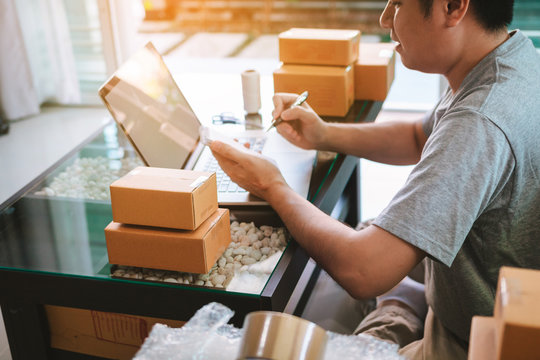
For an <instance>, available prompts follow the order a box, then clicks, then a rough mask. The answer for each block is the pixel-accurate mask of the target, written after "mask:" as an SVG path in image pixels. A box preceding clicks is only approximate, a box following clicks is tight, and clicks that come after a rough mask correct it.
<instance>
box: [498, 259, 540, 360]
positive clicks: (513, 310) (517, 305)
mask: <svg viewBox="0 0 540 360" xmlns="http://www.w3.org/2000/svg"><path fill="white" fill-rule="evenodd" d="M494 313H495V320H496V341H497V358H498V359H516V360H519V359H540V271H539V270H529V269H519V268H511V267H502V268H501V270H500V273H499V283H498V287H497V296H496V298H495V311H494Z"/></svg>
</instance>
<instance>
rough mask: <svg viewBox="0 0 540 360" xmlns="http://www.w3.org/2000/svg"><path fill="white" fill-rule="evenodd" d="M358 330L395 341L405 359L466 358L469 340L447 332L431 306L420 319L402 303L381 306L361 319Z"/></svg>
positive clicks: (455, 359) (456, 359)
mask: <svg viewBox="0 0 540 360" xmlns="http://www.w3.org/2000/svg"><path fill="white" fill-rule="evenodd" d="M359 333H363V334H367V335H371V336H374V337H376V338H379V339H382V340H386V341H390V342H392V343H395V344H398V345H399V347H400V350H399V353H400V354H401V355H403V356H404V357H405V358H407V359H443V360H446V359H451V360H459V359H467V348H468V344H466V343H464V342H463V341H462V340H461V339H459V338H457V337H456V336H455V335H454V334H452V333H450V332H449V331H448V330H447V329H446V328H445V327H444V326H443V325H442V324H441V322H440V321H439V319H437V317H436V316H435V315H434V314H433V311H432V310H431V308H430V309H429V310H428V314H427V316H426V320H425V322H422V320H421V319H419V318H418V317H417V316H416V315H415V314H414V313H413V312H412V311H410V310H408V309H407V308H405V307H401V306H397V305H383V306H380V307H378V308H377V309H375V310H374V311H372V312H371V313H370V314H369V315H368V316H366V318H365V319H364V320H362V322H361V323H360V325H359V326H358V328H357V329H356V331H355V334H359Z"/></svg>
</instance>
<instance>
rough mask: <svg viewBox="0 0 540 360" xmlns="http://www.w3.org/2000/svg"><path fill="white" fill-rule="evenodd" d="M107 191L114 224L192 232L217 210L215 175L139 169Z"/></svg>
mask: <svg viewBox="0 0 540 360" xmlns="http://www.w3.org/2000/svg"><path fill="white" fill-rule="evenodd" d="M110 190H111V202H112V215H113V220H114V221H115V222H118V223H124V224H133V225H147V226H157V227H167V228H174V229H186V230H194V229H196V228H197V227H199V225H201V224H202V222H203V221H205V220H206V219H207V218H208V217H209V216H210V215H211V214H213V213H214V212H215V211H216V209H217V208H218V202H217V185H216V175H215V173H209V172H201V171H190V170H178V169H164V168H156V167H145V166H140V167H137V168H135V169H133V170H132V171H130V172H129V173H128V174H126V175H125V176H123V177H122V178H120V179H118V180H116V181H115V182H113V183H112V184H111V186H110Z"/></svg>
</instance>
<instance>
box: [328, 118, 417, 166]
mask: <svg viewBox="0 0 540 360" xmlns="http://www.w3.org/2000/svg"><path fill="white" fill-rule="evenodd" d="M325 139H326V140H325V143H324V144H321V147H322V149H321V150H328V151H335V152H339V153H343V154H350V155H354V156H357V157H361V158H365V159H368V160H372V161H377V162H381V163H385V164H392V165H412V164H416V163H417V162H418V160H419V159H420V154H421V153H422V148H423V146H424V143H425V135H424V134H423V131H422V129H421V122H420V121H418V122H381V123H364V124H337V123H332V124H328V126H327V133H326V136H325Z"/></svg>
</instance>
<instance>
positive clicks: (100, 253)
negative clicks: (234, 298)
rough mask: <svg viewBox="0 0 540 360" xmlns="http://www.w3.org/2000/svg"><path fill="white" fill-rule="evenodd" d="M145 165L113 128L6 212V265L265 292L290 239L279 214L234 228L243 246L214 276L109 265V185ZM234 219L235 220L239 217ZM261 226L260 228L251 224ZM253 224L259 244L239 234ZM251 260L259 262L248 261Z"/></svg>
mask: <svg viewBox="0 0 540 360" xmlns="http://www.w3.org/2000/svg"><path fill="white" fill-rule="evenodd" d="M141 165H143V163H142V161H141V160H140V159H139V158H138V156H137V154H136V152H135V151H134V150H133V148H132V146H131V144H130V143H129V141H128V140H127V139H126V137H125V136H124V134H123V133H122V132H121V131H119V130H118V128H117V126H116V124H115V123H114V122H111V123H110V124H108V125H107V126H105V127H104V128H103V131H102V132H101V133H100V134H98V135H97V136H96V137H95V138H94V139H92V140H91V141H90V142H89V143H88V144H86V145H84V146H83V147H81V148H80V149H79V150H77V151H76V152H75V153H74V154H73V155H72V156H71V157H69V158H68V159H67V160H66V161H64V162H63V163H62V164H60V165H59V166H58V167H57V168H55V169H52V170H51V171H50V173H49V174H47V175H46V176H45V178H44V179H43V180H42V181H40V182H39V183H37V184H35V185H34V186H32V187H31V188H30V189H29V190H28V191H27V192H26V194H25V195H24V196H23V197H21V198H20V199H19V200H17V201H16V202H15V203H13V204H12V205H9V206H7V207H6V208H4V209H2V210H0V267H2V268H7V269H16V270H21V271H32V272H45V273H53V274H58V275H63V276H84V277H92V278H100V279H103V280H111V281H141V280H143V281H144V280H145V279H147V280H148V281H150V282H151V283H153V284H155V285H156V286H171V285H174V286H179V285H180V284H184V285H186V286H193V288H194V289H195V290H207V289H205V287H210V288H213V289H214V290H216V291H234V292H241V293H246V294H260V293H261V291H262V290H263V288H264V285H265V284H266V281H267V280H268V279H269V277H270V276H271V274H272V271H273V270H274V268H275V266H276V265H277V263H278V262H279V259H280V256H281V254H282V253H283V251H284V250H285V247H286V240H288V237H287V236H286V235H282V234H285V233H286V231H284V229H283V228H280V227H279V226H276V225H279V219H278V220H276V218H277V216H270V217H267V216H266V215H264V214H263V215H261V216H259V219H257V220H255V219H251V218H249V217H248V218H247V219H246V218H245V214H244V215H243V216H240V217H239V218H238V220H239V221H237V222H236V223H233V224H232V226H231V229H232V230H233V229H234V232H233V231H232V237H233V240H236V241H233V242H232V243H231V246H229V249H228V250H226V252H225V254H224V255H223V257H222V258H220V260H218V262H217V263H216V265H215V267H214V268H213V269H212V270H211V272H210V273H209V274H206V275H199V274H186V273H178V272H171V271H161V270H153V269H143V268H133V267H123V266H119V265H111V264H109V262H108V256H107V246H106V241H105V234H104V228H105V227H106V226H107V225H108V224H109V222H110V221H112V210H111V202H110V194H109V185H110V184H111V183H112V182H113V181H114V180H116V179H118V178H119V177H121V176H123V175H124V174H126V173H127V172H129V171H130V170H131V169H133V168H135V167H137V166H141ZM231 218H232V219H234V218H235V213H234V211H233V212H231ZM261 218H262V220H261ZM266 219H267V220H268V223H267V224H266V223H265V220H266ZM254 220H255V222H256V224H251V225H250V223H251V222H252V221H254ZM255 225H256V226H255ZM261 225H271V226H272V225H274V226H272V227H269V228H266V227H264V226H263V227H259V226H261ZM250 226H251V228H252V229H251V233H252V234H253V235H251V236H252V237H253V236H255V237H256V238H257V239H252V240H255V241H252V242H251V243H250V241H249V239H248V238H247V235H246V236H244V237H241V236H238V235H236V232H239V233H240V234H241V233H242V231H244V230H243V229H241V227H244V228H245V231H244V232H247V233H248V234H249V231H250ZM263 233H264V234H263ZM273 233H275V234H273ZM257 234H258V235H257ZM276 239H278V240H276ZM280 239H281V241H280ZM265 241H266V242H265ZM255 242H257V243H258V245H255ZM248 252H249V254H246V253H248ZM242 254H243V255H242ZM238 255H241V256H240V257H238ZM247 255H252V259H255V261H253V260H248V259H247ZM242 257H244V260H243V261H242V259H241V258H242ZM229 264H230V265H229ZM221 268H222V269H221ZM252 269H253V271H252ZM225 270H227V271H225ZM231 274H233V275H231ZM119 279H120V280H119Z"/></svg>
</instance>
